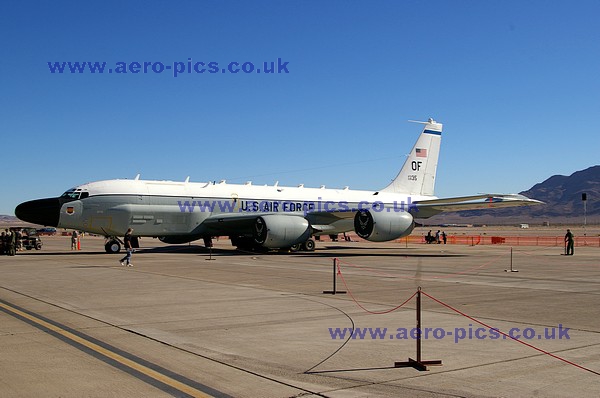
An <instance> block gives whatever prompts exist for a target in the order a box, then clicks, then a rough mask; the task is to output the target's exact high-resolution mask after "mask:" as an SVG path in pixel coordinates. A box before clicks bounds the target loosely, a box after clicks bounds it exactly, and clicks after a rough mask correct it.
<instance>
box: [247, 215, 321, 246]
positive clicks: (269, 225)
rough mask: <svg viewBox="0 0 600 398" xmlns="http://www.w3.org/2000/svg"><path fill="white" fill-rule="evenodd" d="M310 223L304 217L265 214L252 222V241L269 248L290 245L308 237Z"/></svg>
mask: <svg viewBox="0 0 600 398" xmlns="http://www.w3.org/2000/svg"><path fill="white" fill-rule="evenodd" d="M310 232H311V231H310V225H309V223H308V221H307V220H306V219H305V218H304V217H299V216H284V215H277V214H267V215H264V216H260V217H258V218H257V219H256V221H255V222H254V230H253V234H254V241H255V242H256V243H258V244H259V245H261V246H263V247H266V248H269V249H279V248H283V247H290V246H292V245H295V244H297V243H301V242H304V241H306V240H307V239H308V238H310Z"/></svg>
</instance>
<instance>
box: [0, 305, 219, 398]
mask: <svg viewBox="0 0 600 398" xmlns="http://www.w3.org/2000/svg"><path fill="white" fill-rule="evenodd" d="M0 307H1V308H4V309H5V310H6V311H8V312H12V313H13V314H16V315H18V316H20V317H22V318H25V319H28V320H29V321H31V322H33V323H36V324H38V325H40V326H43V327H44V328H46V329H49V330H51V331H53V332H55V333H57V334H60V335H61V336H63V337H65V338H67V339H69V340H71V341H74V342H76V343H78V344H81V345H82V346H84V347H87V348H89V349H90V350H93V351H95V352H97V353H99V354H101V355H103V356H105V357H107V358H110V359H112V360H113V361H116V362H118V363H120V364H122V365H125V366H127V367H129V368H131V369H134V370H136V371H138V372H140V373H142V374H144V375H146V376H148V377H151V378H153V379H154V380H158V381H160V382H161V383H164V384H166V385H168V386H170V387H172V388H175V389H177V390H179V391H181V392H183V393H185V394H188V395H190V396H192V397H211V395H208V394H206V393H205V392H203V391H200V390H198V389H196V388H193V387H191V386H188V385H187V384H184V383H182V382H180V381H177V380H175V379H173V378H171V377H169V376H165V375H164V374H162V373H160V372H157V371H155V370H153V369H150V368H149V367H147V366H144V365H141V364H139V363H137V362H135V361H132V360H131V359H128V358H125V357H123V356H122V355H119V354H117V353H114V352H112V351H110V350H107V349H106V348H104V347H101V346H99V345H98V344H95V343H92V342H90V341H88V340H86V339H84V338H82V337H80V336H77V335H75V334H73V333H71V332H69V331H67V330H64V329H62V328H60V327H58V326H56V325H53V324H51V323H49V322H46V321H44V320H43V319H39V318H37V317H35V316H33V315H30V314H28V313H26V312H23V311H21V310H19V309H17V308H13V307H11V306H10V305H7V304H5V303H3V302H2V301H0Z"/></svg>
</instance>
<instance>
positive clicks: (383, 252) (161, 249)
mask: <svg viewBox="0 0 600 398" xmlns="http://www.w3.org/2000/svg"><path fill="white" fill-rule="evenodd" d="M350 250H354V251H353V252H350ZM414 250H415V249H414V248H409V249H406V248H404V247H364V246H361V247H357V246H321V247H320V248H319V249H317V250H316V251H314V252H297V253H290V252H287V251H275V250H273V251H248V250H239V249H236V248H234V247H232V248H230V249H229V248H227V249H222V248H213V249H212V251H211V250H209V249H207V248H205V247H204V246H196V245H186V246H180V245H172V246H158V247H144V248H140V249H135V252H134V255H136V256H137V255H144V254H160V253H171V254H190V255H191V254H193V255H211V254H212V255H214V256H215V257H225V256H227V257H229V256H236V257H241V256H248V255H252V256H259V255H260V256H267V255H268V256H289V255H293V256H295V257H302V258H332V257H340V258H343V257H373V256H376V257H415V258H437V257H439V258H445V257H446V258H448V257H468V256H469V255H468V254H456V253H423V252H418V253H415V252H414ZM17 255H18V256H85V255H93V256H96V255H103V256H106V255H108V254H107V253H106V252H105V251H68V250H65V251H50V252H49V251H43V250H40V251H27V252H19V253H18V254H17ZM124 255H125V252H124V251H121V252H119V253H114V254H113V256H124Z"/></svg>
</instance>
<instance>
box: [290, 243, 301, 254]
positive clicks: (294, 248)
mask: <svg viewBox="0 0 600 398" xmlns="http://www.w3.org/2000/svg"><path fill="white" fill-rule="evenodd" d="M298 250H300V243H296V244H295V245H292V246H290V251H291V252H292V253H295V252H297V251H298Z"/></svg>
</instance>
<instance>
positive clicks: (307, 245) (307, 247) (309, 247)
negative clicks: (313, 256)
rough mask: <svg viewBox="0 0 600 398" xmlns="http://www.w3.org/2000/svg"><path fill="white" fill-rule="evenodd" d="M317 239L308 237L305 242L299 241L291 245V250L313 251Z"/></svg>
mask: <svg viewBox="0 0 600 398" xmlns="http://www.w3.org/2000/svg"><path fill="white" fill-rule="evenodd" d="M316 246H317V245H316V243H315V240H314V239H313V238H310V239H307V240H306V241H305V242H302V243H297V244H295V245H292V246H291V247H290V251H291V252H297V251H303V252H313V251H315V247H316Z"/></svg>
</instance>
